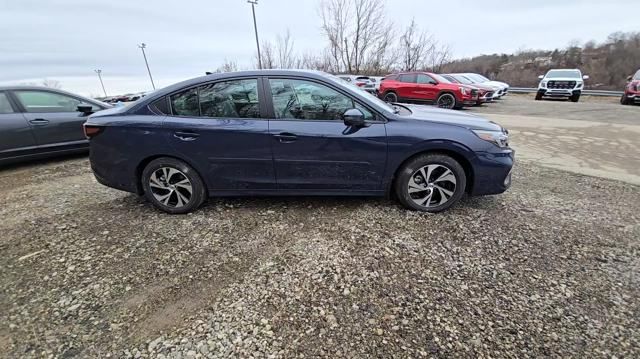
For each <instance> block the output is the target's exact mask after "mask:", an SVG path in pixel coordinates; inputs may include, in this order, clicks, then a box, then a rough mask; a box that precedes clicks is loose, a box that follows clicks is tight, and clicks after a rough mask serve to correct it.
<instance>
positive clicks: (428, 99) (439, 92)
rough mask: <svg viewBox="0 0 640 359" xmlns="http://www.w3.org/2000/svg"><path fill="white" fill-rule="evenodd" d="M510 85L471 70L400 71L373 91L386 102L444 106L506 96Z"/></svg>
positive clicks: (457, 106)
mask: <svg viewBox="0 0 640 359" xmlns="http://www.w3.org/2000/svg"><path fill="white" fill-rule="evenodd" d="M508 92H509V85H508V84H506V83H504V82H499V81H491V80H489V79H487V78H486V77H484V76H482V75H479V74H473V73H458V74H443V75H440V74H435V73H430V72H402V73H397V74H392V75H388V76H385V77H384V78H383V79H382V81H381V83H380V87H379V89H378V90H377V91H376V92H375V94H376V95H377V96H378V97H380V98H381V99H383V100H385V101H387V102H411V103H422V104H434V105H436V106H438V107H440V108H445V109H460V108H462V107H464V106H477V105H481V104H483V103H487V102H491V101H493V100H496V99H499V98H501V97H502V96H505V95H506V94H507V93H508Z"/></svg>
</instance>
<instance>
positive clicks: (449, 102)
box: [436, 92, 462, 110]
mask: <svg viewBox="0 0 640 359" xmlns="http://www.w3.org/2000/svg"><path fill="white" fill-rule="evenodd" d="M436 106H438V107H439V108H444V109H447V110H453V109H456V108H461V107H462V106H460V104H459V103H458V100H457V99H456V97H455V96H454V95H453V94H452V93H449V92H445V93H443V94H441V95H440V96H438V99H437V100H436Z"/></svg>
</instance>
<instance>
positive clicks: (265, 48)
mask: <svg viewBox="0 0 640 359" xmlns="http://www.w3.org/2000/svg"><path fill="white" fill-rule="evenodd" d="M274 52H275V50H274V47H273V44H272V43H271V41H269V40H265V41H262V44H260V55H261V56H262V68H263V69H275V68H276V67H277V64H276V58H275V54H274ZM255 58H256V60H255V61H256V62H255V67H256V68H257V67H258V53H256V55H255Z"/></svg>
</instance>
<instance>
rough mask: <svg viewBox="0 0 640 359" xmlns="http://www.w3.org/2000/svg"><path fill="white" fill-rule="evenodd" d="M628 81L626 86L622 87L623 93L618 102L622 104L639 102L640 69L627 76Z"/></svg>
mask: <svg viewBox="0 0 640 359" xmlns="http://www.w3.org/2000/svg"><path fill="white" fill-rule="evenodd" d="M627 81H628V82H629V83H628V84H627V87H625V88H624V95H622V98H621V99H620V103H621V104H623V105H633V104H634V103H640V70H638V72H636V74H635V75H633V77H632V76H629V78H627Z"/></svg>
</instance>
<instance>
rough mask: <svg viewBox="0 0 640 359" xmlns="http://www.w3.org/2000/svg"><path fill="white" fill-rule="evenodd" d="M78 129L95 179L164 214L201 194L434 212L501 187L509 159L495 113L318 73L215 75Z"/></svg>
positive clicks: (186, 207)
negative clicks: (389, 95) (343, 199)
mask: <svg viewBox="0 0 640 359" xmlns="http://www.w3.org/2000/svg"><path fill="white" fill-rule="evenodd" d="M84 128H85V134H86V136H87V137H88V138H89V139H90V148H91V152H90V153H91V155H90V159H91V167H92V169H93V172H94V174H95V177H96V178H97V180H98V181H99V182H100V183H102V184H104V185H106V186H109V187H113V188H117V189H120V190H124V191H129V192H134V193H138V194H144V195H145V196H146V197H147V199H148V200H149V201H150V202H151V203H152V204H153V205H154V206H156V207H157V208H159V209H161V210H163V211H165V212H168V213H187V212H190V211H192V210H195V209H197V208H198V207H199V206H200V205H201V204H202V203H203V202H204V201H205V200H206V199H207V198H208V197H209V196H241V195H242V196H262V195H269V196H271V195H331V196H335V195H347V196H387V195H391V194H395V196H396V197H397V199H398V200H399V201H400V202H401V203H402V204H403V205H404V206H406V207H408V208H410V209H414V210H420V211H427V212H439V211H442V210H445V209H447V208H449V207H451V206H452V205H453V204H455V203H456V202H457V201H458V200H459V199H460V198H461V197H462V196H463V195H464V194H465V193H467V194H469V195H488V194H498V193H502V192H504V191H505V190H506V189H507V188H508V187H509V186H510V184H511V168H512V166H513V161H514V151H513V150H512V149H511V148H509V141H508V132H507V131H506V130H505V129H504V128H502V127H501V126H499V125H498V124H496V123H493V122H491V121H488V120H486V119H483V118H481V117H477V116H474V115H468V114H463V113H460V112H455V111H449V110H441V109H437V108H432V107H425V106H409V105H402V104H387V103H385V102H382V101H381V100H379V99H377V98H376V97H374V96H372V95H370V94H368V93H367V92H365V91H362V90H361V89H359V88H357V87H355V86H353V85H350V84H348V83H346V82H344V81H342V80H340V79H338V78H337V77H334V76H332V75H329V74H326V73H322V72H315V71H301V70H261V71H243V72H231V73H222V74H211V75H207V76H203V77H199V78H196V79H192V80H188V81H184V82H181V83H178V84H175V85H172V86H169V87H167V88H165V89H162V90H159V91H156V92H154V93H152V94H150V95H149V96H147V97H145V98H144V99H141V100H139V101H138V102H136V103H135V104H133V105H132V106H129V107H122V108H116V109H109V110H106V111H101V112H99V113H96V114H94V115H92V116H90V117H89V119H88V121H87V122H86V123H85V125H84Z"/></svg>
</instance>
